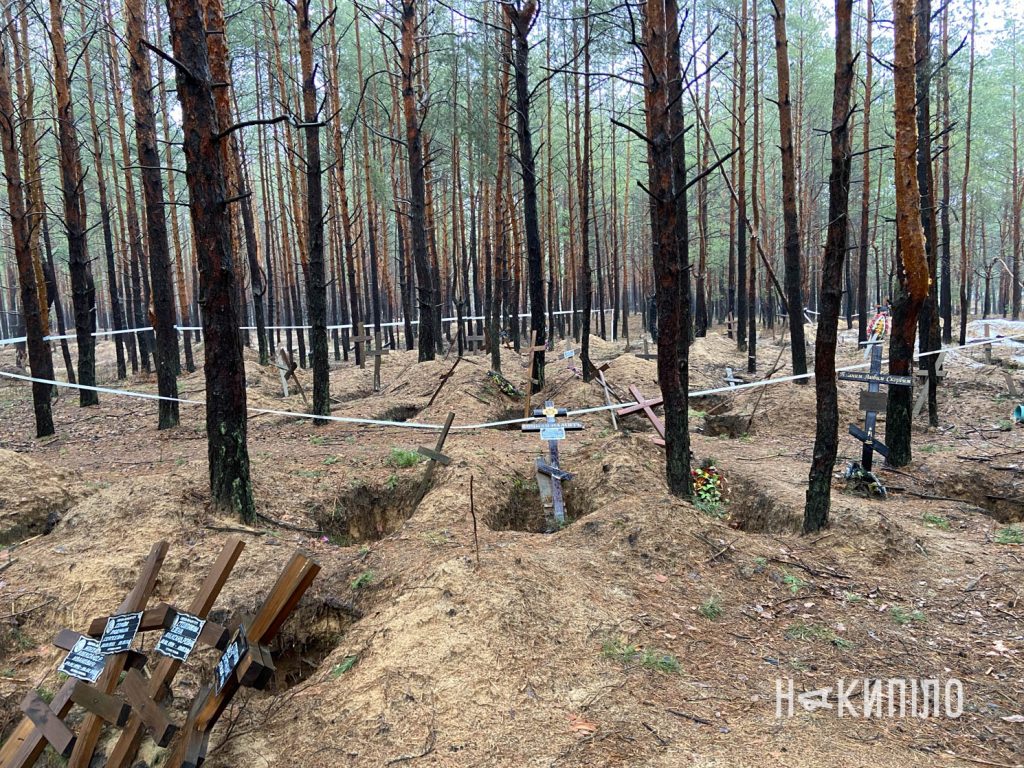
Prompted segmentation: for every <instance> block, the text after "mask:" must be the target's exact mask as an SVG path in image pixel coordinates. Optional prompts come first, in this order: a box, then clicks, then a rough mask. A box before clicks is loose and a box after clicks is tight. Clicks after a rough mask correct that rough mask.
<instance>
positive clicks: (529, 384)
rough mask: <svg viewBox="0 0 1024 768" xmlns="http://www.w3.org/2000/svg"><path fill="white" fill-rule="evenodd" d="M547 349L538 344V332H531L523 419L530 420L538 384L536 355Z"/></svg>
mask: <svg viewBox="0 0 1024 768" xmlns="http://www.w3.org/2000/svg"><path fill="white" fill-rule="evenodd" d="M545 349H546V347H545V346H544V345H543V344H537V332H536V331H530V346H529V347H527V348H526V355H527V360H529V362H528V363H527V364H526V389H525V392H526V404H525V405H524V406H523V418H524V419H528V418H530V402H531V400H532V399H533V385H534V384H536V383H537V382H536V381H535V380H534V378H533V364H534V361H535V360H536V359H537V356H536V353H537V352H543V351H544V350H545Z"/></svg>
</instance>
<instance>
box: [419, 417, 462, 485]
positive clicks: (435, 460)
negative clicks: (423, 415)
mask: <svg viewBox="0 0 1024 768" xmlns="http://www.w3.org/2000/svg"><path fill="white" fill-rule="evenodd" d="M453 421H455V413H454V412H449V413H448V418H447V419H445V422H444V426H443V427H442V428H441V434H440V435H438V437H437V443H436V444H435V445H434V447H433V448H432V449H431V448H424V447H423V446H422V445H421V446H419V447H418V448H417V449H416V453H418V454H419V455H420V456H425V457H426V458H428V459H430V462H429V463H428V464H427V468H426V469H425V470H424V471H423V479H422V480H420V489H419V491H418V493H417V494H416V504H417V505H418V504H419V503H420V501H422V500H423V497H424V496H426V495H427V491H428V490H430V481H431V480H432V479H433V478H434V469H435V468H436V466H437V465H438V464H440V465H441V466H443V467H447V466H448V465H449V464H451V463H452V459H451V456H446V455H445V454H444V453H443V452H442V450H443V449H444V441H445V440H447V439H448V432H449V431H450V430H451V428H452V422H453Z"/></svg>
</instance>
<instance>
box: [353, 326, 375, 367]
mask: <svg viewBox="0 0 1024 768" xmlns="http://www.w3.org/2000/svg"><path fill="white" fill-rule="evenodd" d="M351 340H352V341H353V342H354V343H355V345H356V358H357V359H358V360H359V367H360V368H365V367H366V355H365V354H364V350H363V344H369V343H370V341H372V339H371V338H370V335H369V334H368V333H366V331H365V330H364V328H363V324H362V323H356V333H354V334H352V339H351Z"/></svg>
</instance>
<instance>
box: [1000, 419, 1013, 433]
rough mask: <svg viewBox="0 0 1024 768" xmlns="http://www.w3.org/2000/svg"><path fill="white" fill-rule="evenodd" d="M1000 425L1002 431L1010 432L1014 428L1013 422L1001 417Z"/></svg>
mask: <svg viewBox="0 0 1024 768" xmlns="http://www.w3.org/2000/svg"><path fill="white" fill-rule="evenodd" d="M998 427H999V431H1000V432H1009V431H1010V430H1011V429H1013V422H1012V421H1010V420H1009V419H1000V420H999V424H998Z"/></svg>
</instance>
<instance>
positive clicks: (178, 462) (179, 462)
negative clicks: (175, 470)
mask: <svg viewBox="0 0 1024 768" xmlns="http://www.w3.org/2000/svg"><path fill="white" fill-rule="evenodd" d="M186 464H188V459H182V458H180V457H179V458H177V459H175V460H174V466H176V467H184V466H185V465H186Z"/></svg>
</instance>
